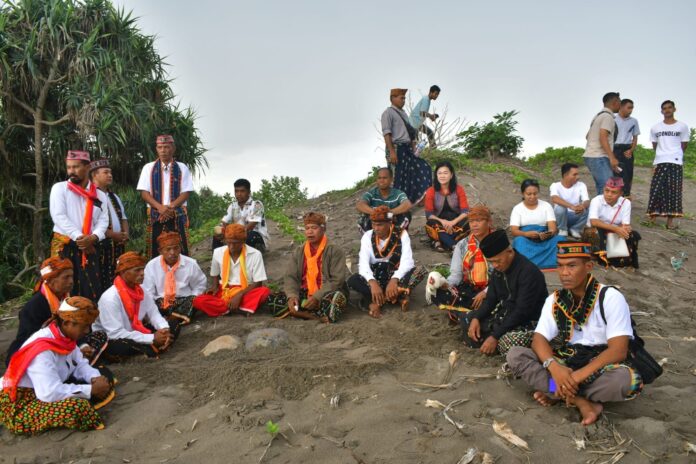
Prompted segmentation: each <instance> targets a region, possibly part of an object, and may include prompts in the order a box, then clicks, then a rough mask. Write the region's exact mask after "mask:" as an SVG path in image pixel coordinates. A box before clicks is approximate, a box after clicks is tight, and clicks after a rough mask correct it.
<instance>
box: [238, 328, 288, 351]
mask: <svg viewBox="0 0 696 464" xmlns="http://www.w3.org/2000/svg"><path fill="white" fill-rule="evenodd" d="M288 342H289V340H288V333H287V332H286V331H284V330H283V329H259V330H254V331H253V332H251V333H250V334H249V336H248V337H247V340H246V349H247V350H248V351H254V350H257V349H259V348H271V349H275V348H278V347H280V346H285V345H287V344H288Z"/></svg>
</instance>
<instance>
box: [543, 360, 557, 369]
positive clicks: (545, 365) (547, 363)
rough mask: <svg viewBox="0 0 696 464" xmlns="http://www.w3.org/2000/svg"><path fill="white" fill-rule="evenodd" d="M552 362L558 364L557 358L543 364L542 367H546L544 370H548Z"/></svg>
mask: <svg viewBox="0 0 696 464" xmlns="http://www.w3.org/2000/svg"><path fill="white" fill-rule="evenodd" d="M552 362H556V358H549V359H547V360H546V361H544V362H543V363H542V366H544V369H548V368H549V366H550V365H551V363H552Z"/></svg>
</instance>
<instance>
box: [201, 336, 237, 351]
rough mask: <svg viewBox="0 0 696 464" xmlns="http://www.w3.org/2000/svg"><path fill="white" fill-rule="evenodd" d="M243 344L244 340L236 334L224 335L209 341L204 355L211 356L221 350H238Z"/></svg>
mask: <svg viewBox="0 0 696 464" xmlns="http://www.w3.org/2000/svg"><path fill="white" fill-rule="evenodd" d="M241 344H242V340H241V339H240V338H239V337H235V336H234V335H223V336H222V337H218V338H216V339H215V340H213V341H211V342H210V343H208V344H207V345H206V346H205V348H203V351H202V352H201V353H203V356H210V355H211V354H213V353H217V352H218V351H220V350H236V349H237V348H239V346H240V345H241Z"/></svg>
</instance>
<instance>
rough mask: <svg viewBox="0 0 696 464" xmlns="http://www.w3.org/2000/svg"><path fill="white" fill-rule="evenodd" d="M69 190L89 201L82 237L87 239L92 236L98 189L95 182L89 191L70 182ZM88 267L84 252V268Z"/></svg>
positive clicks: (90, 185) (83, 219) (83, 221)
mask: <svg viewBox="0 0 696 464" xmlns="http://www.w3.org/2000/svg"><path fill="white" fill-rule="evenodd" d="M68 190H70V191H71V192H73V193H75V194H77V195H80V196H81V197H82V198H84V199H85V200H87V205H86V206H85V216H84V217H83V218H82V235H84V236H85V237H87V236H89V235H92V215H93V213H94V200H96V199H97V198H98V197H97V187H96V185H94V183H93V182H90V184H89V190H86V189H84V188H82V186H81V185H77V184H75V183H73V182H70V181H68ZM86 265H87V254H86V253H85V252H84V251H83V252H82V267H83V268H84V267H85V266H86Z"/></svg>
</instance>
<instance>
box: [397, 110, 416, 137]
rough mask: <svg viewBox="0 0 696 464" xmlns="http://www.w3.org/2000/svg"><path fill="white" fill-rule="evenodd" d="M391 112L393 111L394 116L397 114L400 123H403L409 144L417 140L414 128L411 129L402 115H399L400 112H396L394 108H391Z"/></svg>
mask: <svg viewBox="0 0 696 464" xmlns="http://www.w3.org/2000/svg"><path fill="white" fill-rule="evenodd" d="M392 111H394V112H395V113H396V114H398V115H399V117H400V118H401V120H402V121H403V122H404V124H405V125H406V132H408V138H409V139H410V140H411V142H413V141H414V140H416V139H417V138H418V131H417V130H416V128H415V127H413V126H412V125H411V124H410V123H409V122H408V121H407V120H406V118H404V115H403V114H401V112H400V111H396V110H395V109H394V108H392Z"/></svg>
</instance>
